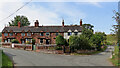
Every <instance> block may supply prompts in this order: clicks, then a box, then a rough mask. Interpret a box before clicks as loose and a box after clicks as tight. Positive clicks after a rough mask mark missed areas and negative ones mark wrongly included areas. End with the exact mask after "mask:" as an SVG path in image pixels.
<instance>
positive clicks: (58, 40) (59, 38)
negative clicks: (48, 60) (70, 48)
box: [56, 35, 65, 45]
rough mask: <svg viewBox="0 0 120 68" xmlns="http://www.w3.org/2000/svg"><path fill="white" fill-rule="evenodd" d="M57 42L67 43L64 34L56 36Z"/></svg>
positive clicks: (60, 43)
mask: <svg viewBox="0 0 120 68" xmlns="http://www.w3.org/2000/svg"><path fill="white" fill-rule="evenodd" d="M56 44H57V45H65V40H64V38H63V36H61V35H58V36H57V37H56Z"/></svg>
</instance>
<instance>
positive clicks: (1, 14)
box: [0, 2, 86, 31]
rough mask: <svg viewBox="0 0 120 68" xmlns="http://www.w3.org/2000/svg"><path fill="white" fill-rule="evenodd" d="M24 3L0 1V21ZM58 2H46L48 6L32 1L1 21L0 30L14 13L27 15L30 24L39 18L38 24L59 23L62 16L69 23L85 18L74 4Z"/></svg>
mask: <svg viewBox="0 0 120 68" xmlns="http://www.w3.org/2000/svg"><path fill="white" fill-rule="evenodd" d="M24 4H25V3H24V2H0V21H1V20H3V19H4V18H6V17H7V16H8V15H10V14H11V13H13V12H15V11H16V10H17V9H18V8H19V7H21V6H22V5H24ZM58 4H59V5H58ZM58 4H57V5H56V3H51V4H50V3H48V4H47V5H48V7H45V5H36V3H34V2H32V3H30V4H29V5H26V6H25V7H24V8H22V9H21V10H19V11H18V12H17V13H15V14H14V15H12V16H11V17H9V18H7V19H5V20H3V21H1V22H0V25H1V26H0V28H1V29H0V31H1V30H2V29H3V28H4V27H5V25H8V22H10V21H11V20H12V19H13V18H14V17H15V16H16V15H24V16H26V17H28V20H29V21H30V22H31V25H32V26H33V25H34V21H35V20H39V22H40V25H61V21H62V18H64V19H65V20H66V23H68V24H69V23H70V22H75V23H76V22H79V20H80V18H85V16H86V15H85V13H83V12H81V11H78V9H76V8H74V7H75V6H71V5H68V4H66V3H58ZM72 7H73V8H72ZM52 8H53V9H52Z"/></svg>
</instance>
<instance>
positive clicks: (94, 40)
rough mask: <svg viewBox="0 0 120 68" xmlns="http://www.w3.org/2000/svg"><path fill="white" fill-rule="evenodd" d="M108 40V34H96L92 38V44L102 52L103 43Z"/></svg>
mask: <svg viewBox="0 0 120 68" xmlns="http://www.w3.org/2000/svg"><path fill="white" fill-rule="evenodd" d="M104 40H106V34H105V33H104V32H96V33H95V34H94V35H93V36H92V37H91V38H90V42H92V43H93V45H95V47H96V48H97V50H101V46H102V44H101V43H102V42H103V41H104Z"/></svg>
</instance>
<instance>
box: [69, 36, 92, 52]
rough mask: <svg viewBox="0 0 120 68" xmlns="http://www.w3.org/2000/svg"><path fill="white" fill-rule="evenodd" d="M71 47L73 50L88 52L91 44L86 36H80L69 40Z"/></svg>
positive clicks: (71, 37)
mask: <svg viewBox="0 0 120 68" xmlns="http://www.w3.org/2000/svg"><path fill="white" fill-rule="evenodd" d="M69 46H70V47H71V49H72V50H74V49H77V50H86V49H90V43H89V41H88V39H87V38H85V36H84V35H80V36H70V38H69Z"/></svg>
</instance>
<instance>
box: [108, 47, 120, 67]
mask: <svg viewBox="0 0 120 68" xmlns="http://www.w3.org/2000/svg"><path fill="white" fill-rule="evenodd" d="M118 54H119V46H114V52H113V56H112V58H111V59H110V61H111V62H112V64H113V65H115V66H119V65H120V63H119V61H118Z"/></svg>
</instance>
